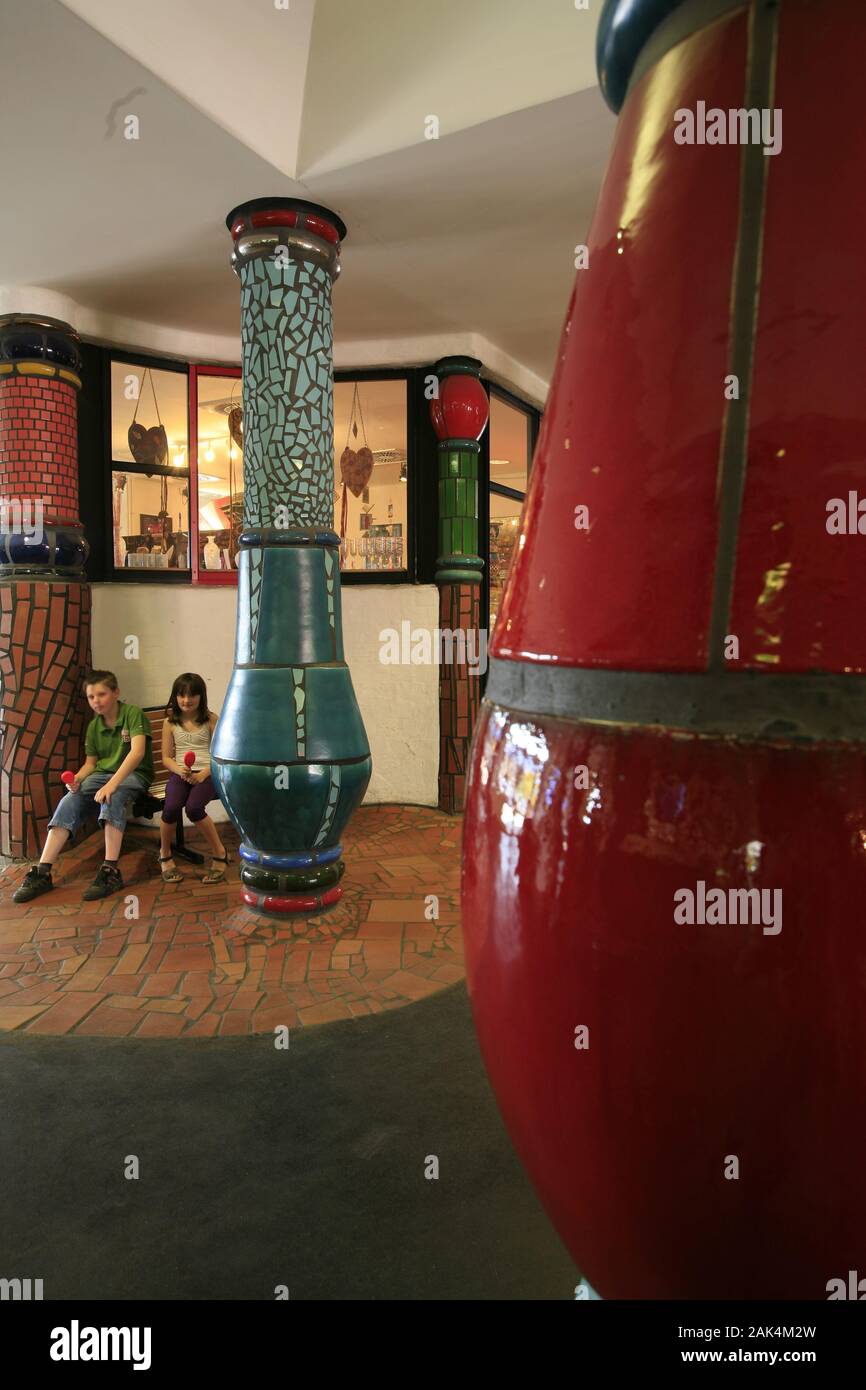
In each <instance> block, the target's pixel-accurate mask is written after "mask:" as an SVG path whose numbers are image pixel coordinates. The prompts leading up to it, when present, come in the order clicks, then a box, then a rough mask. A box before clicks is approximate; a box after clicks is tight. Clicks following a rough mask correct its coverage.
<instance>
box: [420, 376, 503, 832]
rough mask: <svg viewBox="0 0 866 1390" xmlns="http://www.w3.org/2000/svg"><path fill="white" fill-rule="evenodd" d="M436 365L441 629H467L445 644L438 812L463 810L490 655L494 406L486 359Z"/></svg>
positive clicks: (434, 416) (434, 411)
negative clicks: (481, 548) (484, 593)
mask: <svg viewBox="0 0 866 1390" xmlns="http://www.w3.org/2000/svg"><path fill="white" fill-rule="evenodd" d="M434 370H435V372H436V375H437V377H438V379H439V393H438V395H437V396H436V398H435V399H434V400H432V401H431V402H430V416H431V419H432V421H433V428H434V429H435V431H436V435H437V438H438V440H439V556H438V558H437V560H436V583H437V584H438V585H439V626H440V628H441V629H442V631H443V632H449V633H452V634H462V639H461V638H460V637H459V636H458V637H457V638H456V640H452V642H451V643H450V650H449V644H447V643H446V644H445V647H444V650H443V654H442V655H443V659H442V664H441V665H440V667H439V809H440V810H441V811H462V810H463V800H464V795H465V789H466V771H467V766H468V760H469V745H470V742H471V740H472V730H473V728H474V727H475V719H476V716H477V714H478V707H479V704H480V700H481V692H480V679H479V678H480V674H481V672H480V671H479V669H478V663H479V660H480V658H481V656H482V655H483V654H484V653H486V641H485V645H484V646H482V637H481V632H480V628H481V577H482V572H483V569H484V561H483V560H482V559H481V558H480V556H479V554H478V455H479V452H480V446H479V443H478V441H479V439H480V438H481V436H482V434H483V433H484V430H485V427H486V425H487V420H488V416H489V414H490V407H489V403H488V400H487V393H486V391H485V390H484V387H483V386H482V385H481V381H480V380H479V372H480V370H481V363H480V362H479V361H477V360H476V359H475V358H474V357H443V358H442V359H441V360H440V361H439V362H437V363H436V366H435V369H434ZM461 643H462V644H461ZM467 658H468V659H467Z"/></svg>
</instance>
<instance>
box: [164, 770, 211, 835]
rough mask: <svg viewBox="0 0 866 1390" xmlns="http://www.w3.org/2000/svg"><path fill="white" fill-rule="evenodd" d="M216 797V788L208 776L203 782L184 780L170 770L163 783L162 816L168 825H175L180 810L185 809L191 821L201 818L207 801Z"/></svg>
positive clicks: (205, 809) (204, 812)
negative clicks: (163, 800) (166, 779)
mask: <svg viewBox="0 0 866 1390" xmlns="http://www.w3.org/2000/svg"><path fill="white" fill-rule="evenodd" d="M216 799H217V789H216V787H215V786H214V784H213V781H212V780H211V778H210V777H209V776H208V777H206V778H205V779H204V781H203V782H185V781H184V780H183V778H182V777H178V775H177V773H176V772H170V773H169V774H168V781H167V782H166V784H165V806H164V807H163V812H162V818H163V820H164V821H166V822H167V823H168V824H169V825H175V824H176V823H177V820H178V818H179V816H180V813H181V811H183V810H185V811H186V813H187V815H188V816H189V818H190V820H191V821H198V820H201V819H202V817H203V816H204V815H205V814H206V811H207V804H208V802H209V801H215V800H216Z"/></svg>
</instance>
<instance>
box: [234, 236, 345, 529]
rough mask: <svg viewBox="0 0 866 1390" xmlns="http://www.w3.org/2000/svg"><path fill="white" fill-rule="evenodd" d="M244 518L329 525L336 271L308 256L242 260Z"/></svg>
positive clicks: (248, 522) (293, 524) (268, 523)
mask: <svg viewBox="0 0 866 1390" xmlns="http://www.w3.org/2000/svg"><path fill="white" fill-rule="evenodd" d="M240 282H241V324H242V328H243V373H244V400H245V402H246V409H245V412H244V423H245V429H246V435H245V439H244V524H245V525H246V526H273V525H274V524H275V520H274V517H275V511H276V508H277V507H278V506H284V507H287V508H288V513H289V525H290V526H291V527H302V526H312V527H320V528H322V527H324V528H328V527H330V526H331V525H333V507H332V505H331V495H332V492H333V471H334V447H333V440H334V419H333V395H332V390H331V361H332V357H331V353H332V329H331V277H330V275H329V274H328V272H327V270H325V269H323V268H322V267H320V266H314V265H311V264H310V263H309V262H304V261H293V260H288V261H285V262H283V261H277V260H275V258H273V257H270V256H258V257H256V258H255V259H253V260H249V261H246V262H244V263H243V264H242V265H241V266H240Z"/></svg>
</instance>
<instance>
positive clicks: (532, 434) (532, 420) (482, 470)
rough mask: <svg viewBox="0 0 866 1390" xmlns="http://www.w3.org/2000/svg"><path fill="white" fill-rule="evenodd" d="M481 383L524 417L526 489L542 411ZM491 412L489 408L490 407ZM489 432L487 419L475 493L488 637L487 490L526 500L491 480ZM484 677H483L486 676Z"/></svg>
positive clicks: (485, 380) (504, 390)
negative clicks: (525, 429) (477, 492)
mask: <svg viewBox="0 0 866 1390" xmlns="http://www.w3.org/2000/svg"><path fill="white" fill-rule="evenodd" d="M481 380H482V384H483V386H484V388H485V390H486V391H487V398H488V400H490V401H492V399H493V397H494V396H495V397H497V398H498V399H499V400H501V401H504V402H505V403H506V405H510V406H513V407H514V408H515V409H516V410H519V411H521V412H522V414H524V415H525V416H526V417H527V437H526V448H527V456H526V457H527V463H526V489H527V492H528V490H529V479H530V477H531V476H532V463H533V459H534V458H535V446H536V444H537V443H538V432H539V430H540V428H541V415H542V412H541V410H540V409H539V408H538V406H536V405H532V404H531V403H530V402H529V401H525V400H523V399H522V398H521V397H520V396H517V395H515V394H514V392H513V391H509V390H508V389H507V388H506V387H505V386H500V384H499V382H497V381H491V380H490V379H489V378H488V377H484V376H483V375H482V378H481ZM491 415H492V410H491ZM490 433H491V427H490V424H489V423H488V426H487V429H486V430H485V431H484V434H483V435H482V436H481V455H480V459H479V464H480V467H479V470H478V471H479V484H480V486H479V496H478V532H479V535H478V541H479V545H483V550H482V551H481V558H482V559H483V561H484V569H483V570H482V574H483V582H482V591H483V592H482V600H481V603H482V626H483V628H484V631H485V632H486V633H487V638H488V641H489V640H490V494H491V492H493V493H495V494H496V496H497V497H509V498H511V499H512V500H513V501H515V502H520V504H521V507H522V505H523V503H524V502H525V501H526V492H521V491H520V490H519V488H513V487H505V486H504V485H503V484H502V483H494V482H492V481H491V478H490ZM485 679H486V678H485Z"/></svg>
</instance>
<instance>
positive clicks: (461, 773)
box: [439, 584, 481, 813]
mask: <svg viewBox="0 0 866 1390" xmlns="http://www.w3.org/2000/svg"><path fill="white" fill-rule="evenodd" d="M480 625H481V586H480V584H443V585H442V587H441V588H440V590H439V626H440V628H442V629H443V630H445V629H448V630H450V631H454V632H456V631H457V630H458V629H462V631H464V632H470V631H474V632H476V633H477V632H478V630H479V628H480ZM480 704H481V681H480V679H479V677H478V676H477V675H472V674H470V668H469V667H468V666H467V665H465V664H464V665H461V664H459V663H457V662H450V663H446V662H443V663H442V665H441V666H440V668H439V809H440V811H448V812H449V813H454V812H458V811H462V810H463V806H464V802H465V797H466V773H467V768H468V765H469V748H470V744H471V742H472V731H473V729H474V728H475V721H476V719H477V718H478V710H479V706H480Z"/></svg>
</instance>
